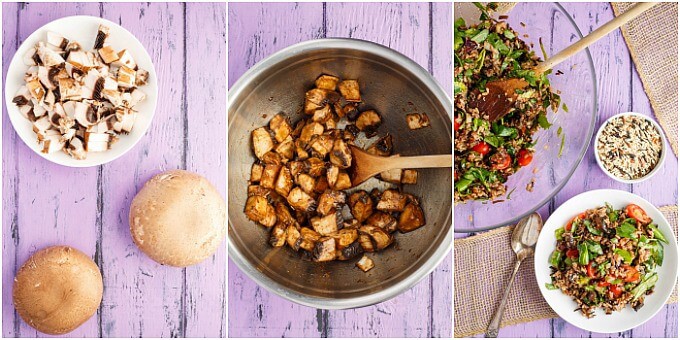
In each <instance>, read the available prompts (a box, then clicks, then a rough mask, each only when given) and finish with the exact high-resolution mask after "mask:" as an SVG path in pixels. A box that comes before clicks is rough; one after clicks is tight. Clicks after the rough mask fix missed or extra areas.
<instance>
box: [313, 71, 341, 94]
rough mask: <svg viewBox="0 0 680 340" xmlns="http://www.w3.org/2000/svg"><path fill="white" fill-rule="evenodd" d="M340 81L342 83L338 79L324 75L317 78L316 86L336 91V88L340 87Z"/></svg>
mask: <svg viewBox="0 0 680 340" xmlns="http://www.w3.org/2000/svg"><path fill="white" fill-rule="evenodd" d="M338 81H340V78H338V77H334V76H329V75H327V74H322V75H321V76H319V78H316V81H315V84H316V87H317V88H319V89H322V90H328V91H335V88H336V87H337V86H338Z"/></svg>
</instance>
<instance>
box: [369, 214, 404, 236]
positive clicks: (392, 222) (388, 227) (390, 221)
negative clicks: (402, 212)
mask: <svg viewBox="0 0 680 340" xmlns="http://www.w3.org/2000/svg"><path fill="white" fill-rule="evenodd" d="M366 224H369V225H372V226H374V227H378V228H382V229H384V230H385V231H387V232H388V233H392V232H394V231H395V230H397V219H396V218H394V217H393V216H392V215H390V214H388V213H385V212H382V211H376V212H374V213H373V214H372V215H371V216H370V217H369V218H368V219H367V220H366Z"/></svg>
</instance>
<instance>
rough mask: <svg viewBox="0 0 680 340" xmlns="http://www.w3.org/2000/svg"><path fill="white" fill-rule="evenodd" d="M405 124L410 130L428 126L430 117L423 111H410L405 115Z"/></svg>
mask: <svg viewBox="0 0 680 340" xmlns="http://www.w3.org/2000/svg"><path fill="white" fill-rule="evenodd" d="M406 124H408V128H409V129H411V130H417V129H422V128H424V127H427V126H430V117H428V116H427V114H425V113H410V114H407V115H406Z"/></svg>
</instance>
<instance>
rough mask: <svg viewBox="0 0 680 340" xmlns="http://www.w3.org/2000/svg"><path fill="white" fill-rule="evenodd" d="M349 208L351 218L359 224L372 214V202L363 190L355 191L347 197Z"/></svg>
mask: <svg viewBox="0 0 680 340" xmlns="http://www.w3.org/2000/svg"><path fill="white" fill-rule="evenodd" d="M349 207H350V211H351V213H352V216H354V218H356V219H357V220H358V221H359V222H360V223H363V222H364V221H366V219H367V218H368V217H369V216H371V214H373V200H372V199H371V196H369V195H368V193H367V192H366V191H364V190H359V191H355V192H353V193H352V194H351V195H349Z"/></svg>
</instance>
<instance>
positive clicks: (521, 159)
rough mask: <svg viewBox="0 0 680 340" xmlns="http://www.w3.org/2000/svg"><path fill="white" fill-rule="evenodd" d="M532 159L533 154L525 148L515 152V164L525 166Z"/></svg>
mask: <svg viewBox="0 0 680 340" xmlns="http://www.w3.org/2000/svg"><path fill="white" fill-rule="evenodd" d="M533 159H534V155H533V154H532V153H531V152H529V150H527V149H522V150H519V152H518V153H517V164H519V166H527V165H529V163H531V161H532V160H533Z"/></svg>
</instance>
